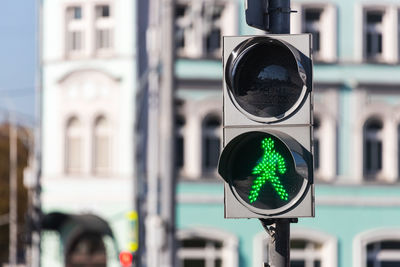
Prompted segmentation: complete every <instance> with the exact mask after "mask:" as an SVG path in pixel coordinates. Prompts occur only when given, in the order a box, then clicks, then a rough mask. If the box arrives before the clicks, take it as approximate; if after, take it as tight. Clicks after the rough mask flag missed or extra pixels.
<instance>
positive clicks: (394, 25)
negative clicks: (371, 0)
mask: <svg viewBox="0 0 400 267" xmlns="http://www.w3.org/2000/svg"><path fill="white" fill-rule="evenodd" d="M371 11H380V12H383V17H382V25H381V28H382V53H381V55H377V56H372V57H369V56H368V55H367V37H366V33H367V28H368V26H367V23H366V22H367V21H366V13H367V12H371ZM399 13H400V5H396V4H358V5H357V7H356V16H355V20H356V21H355V24H354V25H355V29H354V31H355V36H356V39H355V42H354V54H355V57H356V60H357V61H359V62H361V63H362V62H366V63H377V64H396V63H398V62H399V61H400V57H399V55H400V46H399V45H400V41H399V38H400V25H399V22H400V21H399V19H400V15H399ZM391 36H397V38H391ZM360 48H361V49H360Z"/></svg>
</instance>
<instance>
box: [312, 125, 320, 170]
mask: <svg viewBox="0 0 400 267" xmlns="http://www.w3.org/2000/svg"><path fill="white" fill-rule="evenodd" d="M320 128H321V121H320V119H319V117H315V118H314V133H313V134H314V168H315V171H318V169H319V166H320Z"/></svg>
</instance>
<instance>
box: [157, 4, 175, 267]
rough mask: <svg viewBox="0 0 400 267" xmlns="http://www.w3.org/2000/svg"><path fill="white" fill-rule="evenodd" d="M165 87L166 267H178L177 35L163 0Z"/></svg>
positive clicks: (162, 164)
mask: <svg viewBox="0 0 400 267" xmlns="http://www.w3.org/2000/svg"><path fill="white" fill-rule="evenodd" d="M162 4H163V5H162V18H163V20H162V26H161V27H162V36H163V38H162V47H163V49H162V51H163V53H162V87H161V92H160V96H161V99H160V100H161V103H160V105H161V108H160V112H161V113H160V155H161V158H160V171H161V172H160V174H161V185H162V186H161V188H162V190H161V194H162V195H161V217H162V219H163V223H164V230H165V234H166V235H165V239H166V240H165V241H166V242H165V246H164V251H163V252H164V253H163V257H162V260H163V264H162V266H164V267H174V266H175V249H176V246H175V153H174V148H175V146H174V144H175V132H174V128H175V127H174V124H175V112H174V87H175V72H174V68H175V38H174V37H175V34H174V27H175V23H174V9H175V1H174V0H163V1H162Z"/></svg>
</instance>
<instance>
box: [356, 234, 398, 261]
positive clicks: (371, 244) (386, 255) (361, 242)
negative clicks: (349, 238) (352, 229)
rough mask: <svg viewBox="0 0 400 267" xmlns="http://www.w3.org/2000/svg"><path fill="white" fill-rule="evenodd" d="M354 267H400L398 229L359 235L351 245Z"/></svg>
mask: <svg viewBox="0 0 400 267" xmlns="http://www.w3.org/2000/svg"><path fill="white" fill-rule="evenodd" d="M353 249H354V259H353V266H354V267H370V266H371V267H375V266H378V267H392V266H400V229H377V230H371V231H368V232H365V233H361V234H359V235H358V236H356V237H355V239H354V243H353Z"/></svg>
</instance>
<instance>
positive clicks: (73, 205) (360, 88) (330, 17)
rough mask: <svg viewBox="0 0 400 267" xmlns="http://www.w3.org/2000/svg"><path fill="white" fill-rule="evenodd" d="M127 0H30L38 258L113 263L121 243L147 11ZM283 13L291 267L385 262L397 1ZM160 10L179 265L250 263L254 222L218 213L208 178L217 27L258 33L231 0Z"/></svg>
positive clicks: (214, 135) (216, 95) (398, 107)
mask: <svg viewBox="0 0 400 267" xmlns="http://www.w3.org/2000/svg"><path fill="white" fill-rule="evenodd" d="M139 2H140V1H139ZM135 3H136V2H135V1H128V0H115V1H111V0H110V1H97V0H88V1H71V0H59V1H48V0H46V1H43V18H44V21H43V47H42V48H43V100H42V101H43V111H42V112H43V127H42V133H43V146H42V150H43V166H42V167H43V172H42V173H43V177H42V188H43V192H42V202H43V210H44V212H45V214H46V215H45V217H44V227H45V231H43V233H42V265H43V266H63V265H67V266H68V265H70V266H74V265H76V264H80V263H85V261H95V260H99V264H102V263H105V262H106V263H107V264H108V266H114V265H115V264H117V262H116V260H117V253H118V252H119V251H120V250H123V249H128V248H129V244H131V243H130V235H129V234H128V233H130V232H131V228H132V227H130V221H129V219H128V218H127V217H126V213H128V212H129V211H130V210H131V209H132V208H133V197H132V195H133V179H132V177H134V175H133V173H134V172H135V171H136V170H135V166H134V162H135V161H134V151H135V150H134V142H135V135H134V126H133V125H134V121H135V119H134V118H135V101H134V94H135V88H137V86H138V85H137V83H138V80H139V79H138V77H137V74H136V73H137V70H136V67H137V65H136V64H137V62H136V61H135V60H136V58H137V57H136V55H135V53H136V51H137V47H136V44H141V39H143V38H145V34H144V33H145V29H142V28H140V23H139V24H137V21H140V19H141V18H140V16H137V15H136V14H141V15H143V14H144V13H146V12H147V10H146V12H139V11H138V10H137V9H138V7H137V6H136V4H135ZM292 9H295V10H297V11H298V12H297V13H294V14H292V17H291V18H292V23H291V25H292V33H299V32H311V33H313V35H314V41H313V47H314V100H315V101H314V102H315V106H314V110H315V118H314V123H315V125H314V148H315V151H314V156H315V176H316V184H317V185H316V217H315V218H312V219H300V220H299V223H297V224H293V225H292V233H291V239H292V242H291V245H292V254H291V256H292V266H306V267H311V266H315V267H317V266H322V267H337V266H354V267H367V266H398V265H399V264H400V256H399V255H400V223H399V222H400V214H399V213H398V212H397V211H398V209H399V208H400V185H399V176H400V171H399V170H400V160H399V159H400V157H399V155H400V151H399V139H400V138H399V137H400V127H399V126H400V115H399V114H400V112H399V111H400V75H398V72H399V71H400V67H399V65H398V63H399V62H400V53H399V51H400V43H399V40H400V39H399V34H400V26H399V25H400V23H399V21H400V4H399V3H398V1H395V0H388V1H385V2H384V3H382V4H374V3H372V2H369V1H362V0H357V1H356V0H352V1H342V0H332V1H329V2H327V1H308V0H301V1H292ZM139 10H140V8H139ZM175 13H176V21H175V23H176V36H175V38H176V46H177V50H176V52H177V61H176V63H175V69H176V84H177V88H176V95H175V97H176V99H177V106H176V108H177V116H176V120H175V124H176V127H177V128H176V159H175V164H176V167H177V170H178V171H177V173H178V179H177V180H178V184H177V200H178V204H177V218H176V220H177V239H178V241H179V242H178V243H179V248H178V253H177V256H178V262H179V264H180V265H179V266H182V267H186V266H191V267H197V266H207V267H213V266H215V267H217V266H224V267H237V266H248V267H256V266H261V262H262V261H263V260H264V259H265V257H266V253H265V249H263V248H265V244H266V238H267V236H266V233H265V232H264V230H263V228H262V226H261V224H260V222H259V221H258V220H226V219H224V218H223V214H224V212H223V183H222V180H221V179H220V178H219V177H218V175H217V173H216V165H217V161H218V156H219V152H220V148H221V147H220V138H221V133H222V130H221V122H222V121H221V120H222V81H221V79H222V64H221V43H220V38H221V36H223V35H245V34H260V32H259V31H256V30H253V29H251V28H250V27H248V26H247V25H246V23H245V18H244V5H243V1H241V0H192V1H190V0H176V8H175ZM146 14H147V13H146ZM138 27H139V28H138ZM137 36H140V37H139V38H137ZM137 56H140V57H142V56H143V57H145V55H143V54H139V55H137ZM98 244H100V246H98ZM87 251H94V253H92V254H91V253H88V252H87Z"/></svg>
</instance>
